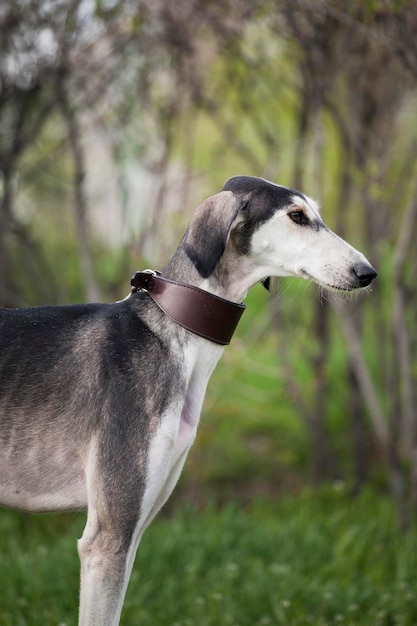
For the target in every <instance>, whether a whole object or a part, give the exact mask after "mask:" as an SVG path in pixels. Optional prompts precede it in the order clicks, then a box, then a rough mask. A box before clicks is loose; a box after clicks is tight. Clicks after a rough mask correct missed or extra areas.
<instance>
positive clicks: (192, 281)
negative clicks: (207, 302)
mask: <svg viewBox="0 0 417 626" xmlns="http://www.w3.org/2000/svg"><path fill="white" fill-rule="evenodd" d="M162 274H163V275H164V276H166V277H167V278H170V279H171V280H176V281H179V282H182V283H185V284H188V285H193V286H195V287H199V288H200V289H204V290H205V291H208V292H209V293H212V294H214V295H216V296H220V297H221V298H224V299H226V300H230V301H231V302H236V303H241V302H242V301H243V300H244V299H245V298H246V296H247V293H248V291H249V289H250V288H251V287H253V285H255V284H256V283H257V282H259V281H260V280H262V279H263V278H265V275H264V273H262V272H259V271H258V272H257V273H256V272H254V271H253V268H252V263H251V262H250V260H249V259H248V258H245V257H242V256H241V255H239V254H238V253H237V252H236V251H235V250H234V249H233V248H232V247H231V246H228V247H227V248H226V250H225V251H224V253H223V256H222V257H221V259H220V261H219V263H218V264H217V266H216V268H215V270H214V272H213V273H212V274H210V276H208V277H207V278H204V277H202V276H201V275H200V274H199V272H198V270H197V268H196V267H195V265H194V264H193V263H192V261H191V260H190V258H189V256H188V255H187V253H186V251H185V250H184V248H183V247H182V246H180V247H179V248H178V249H177V251H176V252H175V254H174V256H173V257H172V259H171V261H170V262H169V263H168V265H167V266H166V267H165V268H164V269H163V271H162Z"/></svg>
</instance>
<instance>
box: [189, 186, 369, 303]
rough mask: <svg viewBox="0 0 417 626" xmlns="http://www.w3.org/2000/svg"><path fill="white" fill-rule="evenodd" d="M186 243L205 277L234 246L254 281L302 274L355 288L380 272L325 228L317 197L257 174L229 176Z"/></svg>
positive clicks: (325, 283)
mask: <svg viewBox="0 0 417 626" xmlns="http://www.w3.org/2000/svg"><path fill="white" fill-rule="evenodd" d="M184 247H185V250H186V253H187V254H188V256H189V257H190V259H191V260H192V262H193V263H194V265H195V267H196V269H197V271H198V272H199V274H200V275H201V277H202V278H209V277H210V276H211V274H212V273H213V272H214V271H215V269H216V267H217V265H218V264H219V262H220V261H221V259H222V257H223V256H224V255H225V254H226V253H227V251H228V250H229V249H230V250H233V252H234V257H235V258H236V255H238V256H239V257H240V259H241V260H242V262H243V261H244V263H245V267H246V271H249V272H250V273H251V281H252V284H254V283H255V282H258V281H260V280H263V279H265V278H267V277H269V276H299V277H300V278H306V279H312V280H314V281H315V282H316V283H318V284H320V285H323V286H324V287H328V288H334V289H341V290H348V291H350V290H353V289H357V288H360V287H366V286H368V285H369V284H370V283H371V281H372V280H373V279H374V278H375V276H376V271H375V270H374V268H373V267H372V266H371V265H370V263H369V262H368V261H367V259H366V258H365V257H364V256H363V255H362V254H361V253H360V252H358V251H357V250H355V248H353V247H352V246H350V245H349V244H348V243H346V242H345V241H344V240H343V239H341V238H340V237H338V236H337V235H335V234H334V233H333V232H332V231H331V230H330V229H329V228H328V227H327V226H326V224H325V223H324V222H323V220H322V218H321V216H320V214H319V209H318V206H317V204H316V203H315V202H314V200H311V199H310V198H308V197H307V196H304V195H303V194H301V193H300V192H298V191H295V190H294V189H290V188H288V187H282V186H280V185H276V184H274V183H271V182H269V181H266V180H264V179H262V178H256V177H252V176H235V177H233V178H230V179H229V180H228V181H227V182H226V184H225V185H224V187H223V189H222V191H221V192H220V193H218V194H216V195H214V196H211V197H210V198H208V199H207V200H205V201H204V202H203V203H202V204H201V205H200V206H199V207H198V208H197V210H196V212H195V214H194V216H193V219H192V220H191V223H190V226H189V228H188V231H187V233H186V236H185V239H184Z"/></svg>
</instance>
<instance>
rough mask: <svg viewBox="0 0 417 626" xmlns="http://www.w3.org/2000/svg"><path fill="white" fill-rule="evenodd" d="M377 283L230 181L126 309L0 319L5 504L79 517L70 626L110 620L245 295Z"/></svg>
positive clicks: (282, 206) (139, 285) (48, 309)
mask: <svg viewBox="0 0 417 626" xmlns="http://www.w3.org/2000/svg"><path fill="white" fill-rule="evenodd" d="M376 275H377V274H376V271H375V269H374V268H373V267H372V266H371V265H370V263H369V261H367V259H366V258H365V257H364V256H363V255H362V254H361V253H360V252H358V251H357V250H355V249H354V248H352V247H351V246H350V245H349V244H348V243H346V242H345V241H344V240H343V239H341V238H340V237H338V236H337V235H335V234H334V233H333V232H332V231H331V230H330V229H329V228H328V227H327V226H326V224H325V223H324V222H323V220H322V218H321V217H320V214H319V210H318V206H317V204H316V203H315V202H314V201H313V200H311V199H310V198H308V197H307V196H304V195H303V194H302V193H300V192H298V191H295V190H293V189H290V188H288V187H283V186H280V185H277V184H274V183H272V182H269V181H266V180H264V179H262V178H256V177H250V176H235V177H233V178H231V179H229V180H228V181H227V182H226V184H225V185H224V187H223V189H222V190H221V191H220V192H219V193H217V194H216V195H213V196H211V197H209V198H208V199H206V200H205V201H204V202H203V203H202V204H201V205H200V206H199V207H198V208H197V209H196V211H195V213H194V215H193V217H192V219H191V222H190V224H189V226H188V229H187V231H186V233H185V235H184V237H183V239H182V241H181V242H180V244H179V246H178V248H177V250H176V252H175V254H174V256H173V257H172V259H171V260H170V261H169V263H168V264H167V266H166V267H165V269H164V270H163V272H162V273H161V274H160V273H158V272H155V271H151V270H146V271H143V272H138V273H136V274H135V275H134V276H133V278H132V285H133V288H132V292H131V293H130V294H129V295H128V296H127V298H125V299H124V300H121V301H119V302H115V303H112V304H77V305H69V306H40V307H33V308H27V309H16V310H11V309H3V310H1V313H0V346H1V347H0V451H1V452H0V502H1V504H2V505H3V506H6V507H13V508H19V509H23V510H27V511H34V512H42V511H65V510H74V509H87V523H86V526H85V529H84V532H83V534H82V537H81V539H80V540H79V541H78V553H79V557H80V561H81V589H80V610H79V625H80V626H99V625H100V626H115V625H117V624H118V623H119V619H120V614H121V610H122V604H123V600H124V596H125V592H126V587H127V584H128V581H129V577H130V573H131V569H132V565H133V561H134V558H135V554H136V550H137V547H138V545H139V542H140V539H141V537H142V535H143V532H144V531H145V529H146V528H147V526H148V525H149V524H150V522H151V521H152V519H153V518H154V517H155V515H156V514H157V513H158V511H159V510H160V508H161V507H162V505H163V504H164V503H165V502H166V500H167V498H168V497H169V495H170V494H171V492H172V490H173V488H174V486H175V484H176V482H177V480H178V477H179V475H180V473H181V470H182V467H183V464H184V461H185V458H186V456H187V454H188V451H189V450H190V448H191V446H192V444H193V442H194V439H195V436H196V431H197V426H198V422H199V416H200V411H201V407H202V403H203V399H204V395H205V390H206V386H207V383H208V380H209V378H210V375H211V373H212V371H213V369H214V367H215V365H216V363H217V362H218V360H219V358H220V356H221V354H222V352H223V349H224V346H225V345H227V344H228V343H229V341H230V338H231V336H232V334H233V331H234V328H235V327H236V324H237V322H238V321H239V318H240V316H241V314H242V312H243V309H244V305H243V304H242V301H243V300H244V298H245V296H246V294H247V292H248V290H249V289H250V288H251V287H252V286H253V285H255V284H256V283H259V282H261V281H264V284H265V286H266V287H268V282H269V277H271V276H298V277H300V278H303V279H311V280H313V281H315V282H316V283H318V284H319V285H322V286H324V287H326V288H331V289H336V290H342V291H350V290H356V289H360V288H363V287H367V286H368V285H369V284H370V283H371V281H372V280H373V279H374V278H375V277H376Z"/></svg>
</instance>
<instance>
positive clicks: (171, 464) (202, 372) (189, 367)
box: [141, 340, 223, 519]
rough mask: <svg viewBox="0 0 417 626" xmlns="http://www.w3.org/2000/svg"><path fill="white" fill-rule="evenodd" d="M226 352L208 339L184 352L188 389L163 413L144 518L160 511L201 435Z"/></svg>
mask: <svg viewBox="0 0 417 626" xmlns="http://www.w3.org/2000/svg"><path fill="white" fill-rule="evenodd" d="M222 352H223V347H221V346H216V345H215V344H211V343H208V342H207V341H205V340H196V341H195V342H192V343H191V344H190V345H189V346H188V347H187V348H186V349H185V351H184V357H185V363H184V365H185V371H186V372H187V378H188V385H187V391H186V393H185V396H183V397H179V398H177V399H176V401H175V402H174V403H172V404H171V405H170V406H169V407H168V409H167V411H166V412H165V413H164V414H163V415H162V416H161V419H160V425H159V428H158V430H157V432H156V433H155V435H154V437H153V439H152V443H151V445H150V448H149V452H148V463H147V465H148V468H149V471H148V473H147V481H146V489H145V494H144V498H143V502H142V511H141V517H142V519H148V517H149V516H151V517H153V515H154V513H153V511H154V510H155V514H156V512H157V511H158V510H159V508H160V506H161V505H162V504H163V502H165V501H166V499H167V497H168V496H169V495H170V493H171V492H172V490H173V488H174V486H175V484H176V482H177V480H178V478H179V475H180V473H181V470H182V468H183V465H184V462H185V459H186V457H187V454H188V452H189V450H190V448H191V446H192V445H193V443H194V440H195V437H196V434H197V426H198V423H199V420H200V414H201V409H202V406H203V401H204V396H205V393H206V388H207V383H208V381H209V379H210V376H211V373H212V372H213V369H214V368H215V366H216V364H217V362H218V360H219V358H220V357H221V354H222ZM161 485H162V486H163V487H162V489H161ZM155 503H156V506H155Z"/></svg>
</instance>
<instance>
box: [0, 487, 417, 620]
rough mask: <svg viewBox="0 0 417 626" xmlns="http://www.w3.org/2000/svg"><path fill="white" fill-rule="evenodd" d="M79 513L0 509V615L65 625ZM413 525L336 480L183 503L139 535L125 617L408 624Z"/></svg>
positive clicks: (415, 616)
mask: <svg viewBox="0 0 417 626" xmlns="http://www.w3.org/2000/svg"><path fill="white" fill-rule="evenodd" d="M83 524H84V516H81V515H80V516H75V517H68V516H59V517H56V516H45V517H32V516H25V515H20V514H17V513H12V512H7V511H2V512H1V515H0V531H1V532H0V624H1V626H11V625H13V626H24V625H29V624H30V626H37V625H40V624H42V626H49V625H51V626H52V625H56V624H58V623H59V624H61V625H62V626H63V625H64V624H73V623H74V622H75V615H76V611H77V589H78V582H77V580H78V567H79V564H78V558H77V554H76V549H75V538H76V537H77V536H80V534H81V532H82V527H83ZM416 544H417V530H416V529H415V528H414V529H412V530H411V531H410V532H409V534H408V535H406V536H402V535H400V534H399V533H398V530H397V527H396V521H395V512H394V510H393V506H392V504H391V503H390V502H389V501H387V500H386V499H385V498H384V497H381V496H379V495H378V494H376V493H374V492H372V491H366V492H364V493H362V495H361V497H359V498H357V499H353V500H351V499H350V498H349V497H348V496H347V493H346V490H345V488H344V487H343V485H340V484H336V485H334V486H333V487H329V488H327V489H325V490H321V491H319V492H318V493H311V492H309V491H305V492H304V493H303V494H301V495H300V496H299V497H297V498H289V499H284V500H281V501H278V502H276V501H271V500H270V501H268V502H267V501H258V502H257V503H255V504H254V505H253V506H251V507H250V508H249V509H247V510H244V509H241V508H238V507H237V506H236V505H229V506H227V507H226V508H223V509H221V510H218V509H217V508H215V507H214V506H210V507H208V508H207V509H205V510H203V511H197V510H195V509H193V508H192V507H190V506H187V507H185V508H184V509H181V510H177V511H176V514H175V515H173V514H172V513H171V514H170V515H169V516H168V517H160V518H158V519H157V520H156V521H155V522H154V523H153V525H152V526H151V527H150V529H149V530H148V531H147V532H146V533H145V536H144V539H143V541H142V544H141V546H140V548H139V551H138V559H137V563H136V565H135V567H134V571H133V574H132V579H131V584H130V587H129V590H128V594H127V598H126V603H125V608H124V612H123V618H122V624H124V625H125V626H136V625H137V624H140V625H141V626H151V625H152V626H154V625H155V624H158V625H159V626H194V625H195V626H226V625H228V624H230V625H234V626H268V625H282V626H304V625H308V624H313V625H314V626H317V625H320V626H327V625H329V626H330V625H335V624H345V625H348V626H369V624H372V626H388V625H394V624H395V625H402V626H412V625H414V624H415V623H416V622H417V596H416V593H415V570H416V566H417V551H416V547H417V545H416Z"/></svg>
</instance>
